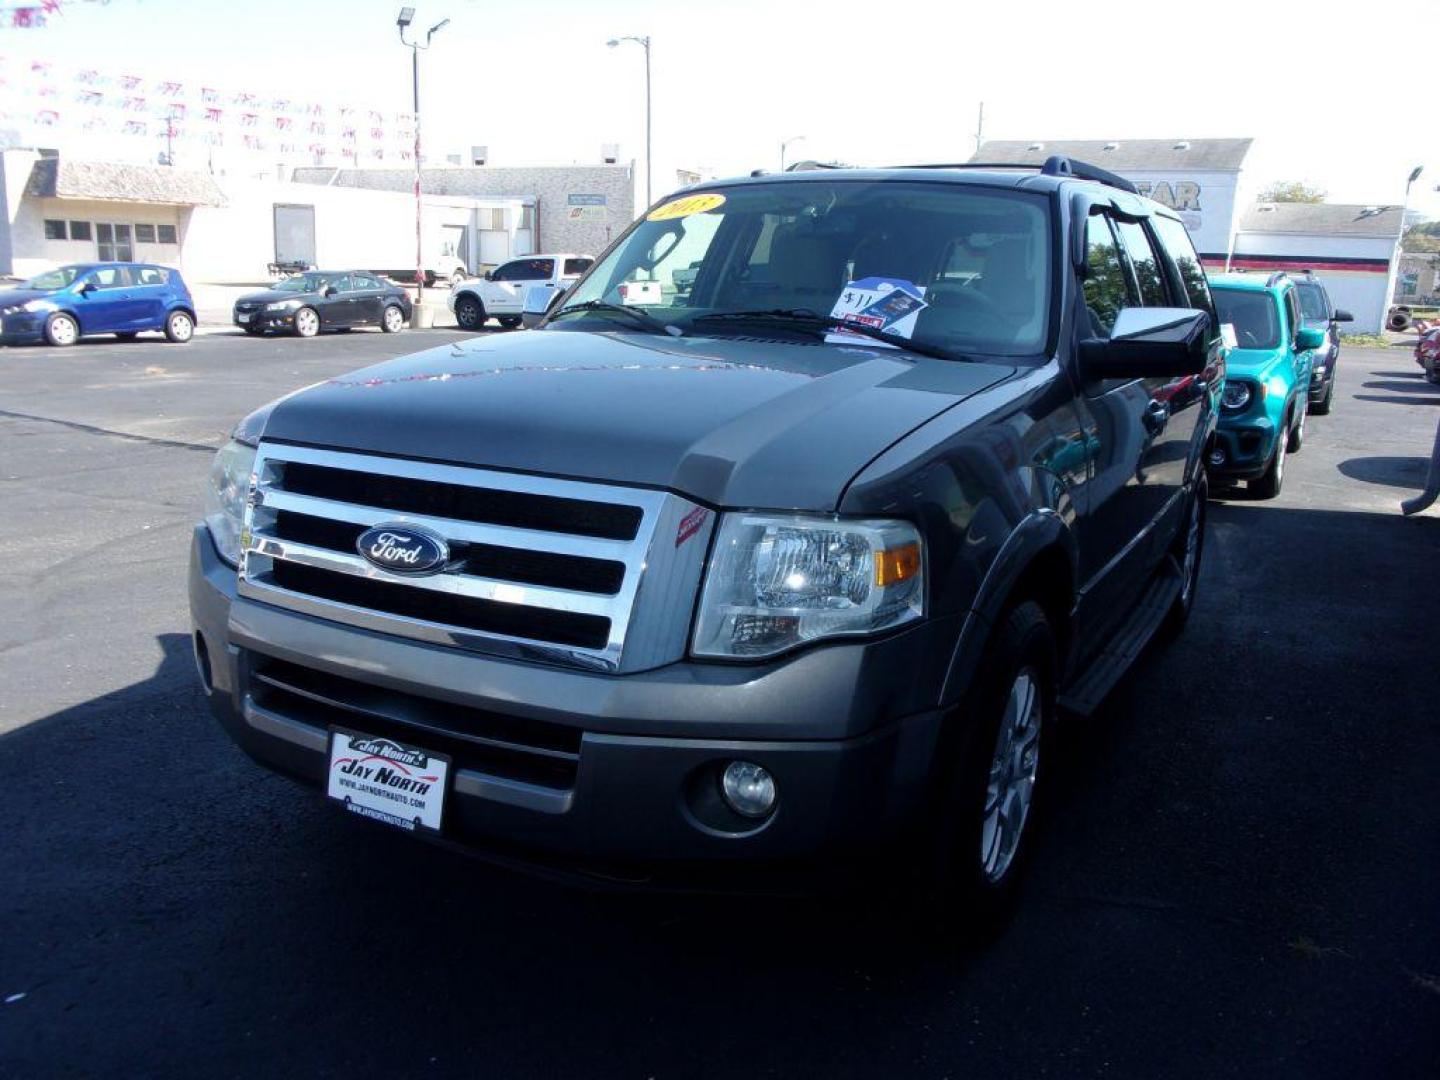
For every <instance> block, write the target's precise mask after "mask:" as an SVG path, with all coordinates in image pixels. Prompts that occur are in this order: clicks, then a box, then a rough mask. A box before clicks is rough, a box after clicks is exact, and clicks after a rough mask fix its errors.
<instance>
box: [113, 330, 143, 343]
mask: <svg viewBox="0 0 1440 1080" xmlns="http://www.w3.org/2000/svg"><path fill="white" fill-rule="evenodd" d="M139 336H140V332H139V331H138V330H119V331H117V332H116V334H115V340H116V341H134V340H135V339H136V338H137V337H139Z"/></svg>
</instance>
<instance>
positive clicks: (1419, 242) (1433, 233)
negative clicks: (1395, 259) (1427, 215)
mask: <svg viewBox="0 0 1440 1080" xmlns="http://www.w3.org/2000/svg"><path fill="white" fill-rule="evenodd" d="M1400 247H1401V250H1403V251H1406V252H1408V253H1410V254H1412V255H1415V254H1421V253H1430V252H1440V221H1422V222H1420V223H1419V224H1417V225H1411V226H1410V227H1409V228H1408V229H1406V230H1405V241H1404V243H1402V244H1401V245H1400Z"/></svg>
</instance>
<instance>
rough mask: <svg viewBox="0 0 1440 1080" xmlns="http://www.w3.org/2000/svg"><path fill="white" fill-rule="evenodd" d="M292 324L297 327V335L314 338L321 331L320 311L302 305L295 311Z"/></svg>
mask: <svg viewBox="0 0 1440 1080" xmlns="http://www.w3.org/2000/svg"><path fill="white" fill-rule="evenodd" d="M291 325H292V326H294V327H295V336H296V337H302V338H312V337H314V336H315V335H316V334H318V333H320V313H319V312H318V311H316V310H315V309H314V308H312V307H302V308H301V309H300V310H299V311H297V312H295V317H294V319H292V320H291Z"/></svg>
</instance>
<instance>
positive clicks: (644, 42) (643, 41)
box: [605, 34, 650, 206]
mask: <svg viewBox="0 0 1440 1080" xmlns="http://www.w3.org/2000/svg"><path fill="white" fill-rule="evenodd" d="M622 41H633V42H636V43H637V44H639V45H641V46H642V47H643V48H644V49H645V205H646V206H649V205H650V35H649V34H644V35H641V36H636V35H634V34H630V35H627V36H626V37H622V38H611V39H610V40H609V41H607V42H606V43H605V44H606V45H608V46H609V47H610V48H612V49H615V48H619V46H620V43H621V42H622Z"/></svg>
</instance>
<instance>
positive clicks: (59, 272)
mask: <svg viewBox="0 0 1440 1080" xmlns="http://www.w3.org/2000/svg"><path fill="white" fill-rule="evenodd" d="M84 272H85V267H83V266H62V267H60V268H58V269H56V270H47V271H45V273H43V274H36V275H35V276H34V277H32V278H31V279H30V280H29V281H22V282H21V283H20V284H19V285H17V286H16V288H18V289H35V290H38V291H40V292H50V291H51V290H53V289H64V288H67V287H68V286H69V285H70V284H72V283H73V282H74V281H75V279H76V278H78V277H79V276H80V275H81V274H83V273H84Z"/></svg>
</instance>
